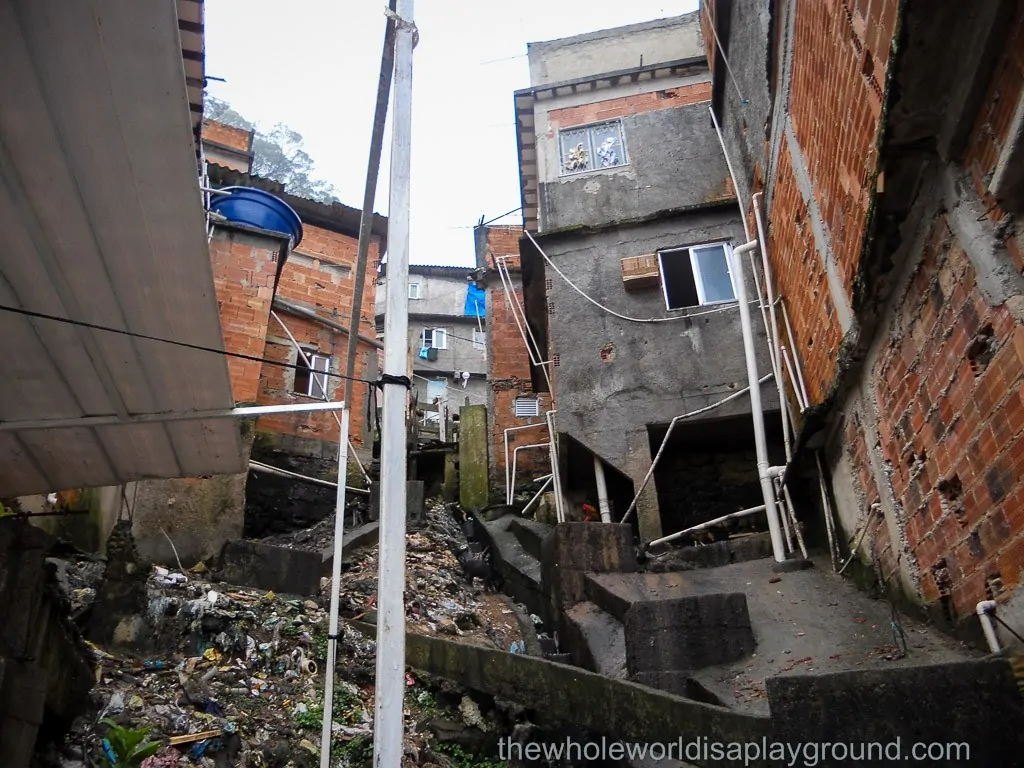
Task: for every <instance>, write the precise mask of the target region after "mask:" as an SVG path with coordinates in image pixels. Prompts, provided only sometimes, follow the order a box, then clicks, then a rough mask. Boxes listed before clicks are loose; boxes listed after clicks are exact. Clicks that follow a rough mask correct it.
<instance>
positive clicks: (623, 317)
mask: <svg viewBox="0 0 1024 768" xmlns="http://www.w3.org/2000/svg"><path fill="white" fill-rule="evenodd" d="M523 231H524V232H525V233H526V236H527V237H528V238H530V242H531V243H533V244H534V246H536V248H537V251H538V252H539V253H540V255H541V256H543V257H544V261H546V262H547V263H548V265H549V266H550V267H551V268H552V269H553V270H555V274H557V275H558V276H559V277H560V278H562V279H563V280H564V281H565V282H566V283H567V284H568V285H569V287H570V288H572V289H573V290H574V291H576V293H578V294H579V295H580V296H582V297H583V298H584V299H586V300H587V301H589V302H590V303H591V304H593V305H594V306H595V307H597V308H598V309H601V310H603V311H605V312H607V313H608V314H609V315H612V316H613V317H617V318H619V319H620V320H627V321H629V322H631V323H671V322H673V321H675V320H689V319H690V318H691V317H702V316H703V315H714V314H717V313H718V312H728V311H730V310H732V309H734V308H735V307H734V306H733V305H732V304H731V303H730V304H729V305H727V306H724V307H719V308H718V309H707V310H704V311H702V312H688V313H687V314H685V315H677V316H675V317H630V316H629V315H623V314H621V313H620V312H616V311H615V310H614V309H610V308H608V307H606V306H605V305H604V304H602V303H601V302H599V301H598V300H597V299H594V298H592V297H591V296H589V295H587V294H586V293H585V292H584V291H583V289H582V288H580V287H579V286H578V285H576V283H574V282H573V281H572V280H570V279H569V278H568V277H566V275H565V273H564V272H562V270H560V269H559V268H558V267H556V266H555V263H554V262H553V261H551V258H550V257H549V256H548V255H547V254H546V253H544V249H543V248H541V247H540V243H538V242H537V241H536V240H534V238H533V235H532V234H530V230H528V229H524V230H523ZM747 303H748V304H756V303H757V299H752V300H750V301H749V302H747Z"/></svg>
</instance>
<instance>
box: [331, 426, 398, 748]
mask: <svg viewBox="0 0 1024 768" xmlns="http://www.w3.org/2000/svg"><path fill="white" fill-rule="evenodd" d="M348 426H349V412H348V408H345V409H343V410H342V412H341V420H340V423H339V427H338V428H339V429H340V430H341V434H340V435H339V436H338V437H339V439H338V478H339V479H340V478H342V477H344V476H345V470H346V468H347V467H348ZM337 486H338V495H337V497H336V503H335V507H334V562H333V564H332V565H331V614H330V620H329V623H328V630H327V638H328V640H327V670H326V672H325V675H324V678H325V684H324V705H323V708H324V719H323V724H322V725H321V729H320V754H321V759H320V765H321V766H322V768H328V765H329V763H330V755H331V724H332V711H331V710H332V707H333V705H334V665H335V659H337V653H338V639H337V638H338V608H339V603H340V600H341V558H342V552H343V548H342V544H343V543H344V535H345V484H344V483H340V482H339V483H337ZM382 508H383V507H382ZM403 511H404V510H403ZM323 756H326V762H325V760H324V757H323Z"/></svg>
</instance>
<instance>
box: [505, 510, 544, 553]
mask: <svg viewBox="0 0 1024 768" xmlns="http://www.w3.org/2000/svg"><path fill="white" fill-rule="evenodd" d="M509 530H510V531H512V534H513V535H514V536H515V537H516V540H517V541H518V542H519V543H520V544H522V545H523V549H525V550H526V551H527V552H529V553H530V554H531V555H533V556H534V557H535V558H537V559H538V560H540V558H541V549H542V548H543V545H544V539H546V538H547V537H548V534H549V533H551V526H550V525H548V524H547V523H539V522H537V521H536V520H525V519H523V518H514V519H513V520H512V522H511V523H509Z"/></svg>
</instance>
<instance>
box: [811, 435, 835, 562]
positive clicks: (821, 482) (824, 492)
mask: <svg viewBox="0 0 1024 768" xmlns="http://www.w3.org/2000/svg"><path fill="white" fill-rule="evenodd" d="M814 460H815V461H816V462H817V465H818V487H819V489H820V491H821V511H822V514H824V515H825V532H826V533H827V534H828V554H829V557H831V559H832V570H833V571H837V570H839V547H838V546H837V544H836V527H835V521H834V520H833V519H832V503H831V502H830V501H829V499H828V488H826V487H825V467H824V466H823V465H822V463H821V451H815V452H814Z"/></svg>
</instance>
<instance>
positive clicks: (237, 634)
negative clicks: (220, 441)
mask: <svg viewBox="0 0 1024 768" xmlns="http://www.w3.org/2000/svg"><path fill="white" fill-rule="evenodd" d="M465 546H466V541H465V538H464V536H463V534H462V531H461V529H460V527H459V525H458V524H457V523H456V522H455V520H454V519H453V518H452V516H451V513H450V511H449V510H448V509H446V508H445V507H444V505H443V504H440V503H436V504H432V505H430V507H429V509H428V512H427V525H426V527H425V528H424V529H423V530H422V531H420V532H418V533H415V534H411V535H409V536H408V539H407V547H408V556H407V563H408V566H407V576H406V610H407V617H408V624H407V629H408V630H409V631H413V632H420V633H435V634H439V635H446V636H449V639H453V640H458V641H461V642H474V643H483V644H487V645H490V646H492V647H497V648H501V649H502V650H506V651H507V650H509V649H510V648H512V647H521V645H522V635H521V633H520V631H519V625H518V623H517V620H516V616H515V609H514V608H513V606H512V605H511V604H510V603H509V602H508V600H507V598H505V597H504V596H503V595H498V594H495V593H491V592H486V591H484V589H483V588H482V587H481V586H480V584H479V582H478V581H476V582H475V583H474V581H475V580H474V579H472V578H469V579H467V577H466V576H465V575H464V573H463V570H462V567H461V566H460V564H459V560H458V558H457V556H456V553H457V552H459V551H461V550H463V549H464V548H465ZM57 567H58V570H59V569H60V566H57ZM376 568H377V551H376V546H375V545H374V546H373V547H370V548H367V549H366V550H364V551H363V552H361V553H356V555H355V557H354V558H353V559H352V560H351V561H350V562H349V563H347V564H346V566H345V568H344V570H343V574H342V584H341V611H340V613H341V616H342V618H343V619H345V618H350V619H355V620H359V621H362V622H366V623H370V624H372V623H374V622H375V621H376V614H375V606H376V599H377V596H376V593H377V572H376ZM92 571H93V572H95V571H96V569H95V568H93V569H92ZM213 573H215V571H214V572H211V571H210V570H209V569H207V568H206V567H205V566H203V565H201V564H200V566H198V568H197V569H196V570H193V571H190V572H188V573H181V572H179V571H174V570H171V569H168V568H163V567H160V566H153V567H152V569H151V573H150V574H149V578H148V582H147V585H146V586H147V594H148V606H147V609H146V610H147V616H146V617H144V618H145V621H146V622H147V626H148V627H150V628H151V634H152V636H151V637H150V638H148V639H147V644H146V647H147V648H148V649H149V650H148V652H143V651H141V650H139V649H136V650H134V651H126V650H124V649H121V648H118V649H115V648H113V647H107V648H101V647H99V646H97V645H93V644H90V649H91V652H92V654H93V657H94V661H95V674H96V686H95V687H94V689H93V691H92V694H91V696H92V708H91V711H90V712H89V713H88V714H87V715H85V716H83V717H80V718H79V719H78V720H77V721H76V722H75V723H74V725H73V726H72V730H71V735H70V736H69V738H68V739H67V740H66V742H65V743H64V745H63V746H62V747H61V748H59V749H54V750H52V751H51V753H50V754H48V755H44V756H42V757H41V761H40V765H41V766H45V767H47V768H49V766H53V767H54V768H58V767H59V768H90V767H91V766H93V765H95V766H103V767H104V768H106V766H115V767H116V768H121V767H122V766H127V765H132V766H136V767H141V768H182V767H183V766H186V765H187V766H197V765H198V766H206V767H207V768H212V767H214V766H216V767H217V768H228V767H232V768H233V767H235V766H246V767H250V766H259V767H260V768H292V767H294V768H307V767H308V768H312V767H313V766H318V765H319V751H320V750H319V745H320V729H321V722H322V715H323V701H322V696H323V688H324V674H325V669H324V665H325V663H326V656H327V643H328V638H327V627H328V614H327V610H326V608H327V606H329V600H330V583H329V580H328V579H323V580H322V581H321V592H320V594H319V595H318V597H317V599H315V600H311V599H299V598H295V597H292V596H286V595H277V594H274V593H265V592H261V591H258V590H253V589H247V588H238V587H234V586H229V585H226V584H221V583H217V582H216V581H215V580H213V578H212V577H213ZM76 574H77V572H76ZM76 578H77V576H76ZM68 588H69V590H70V593H71V594H75V595H77V596H78V597H79V598H81V599H82V600H85V599H87V598H88V597H89V594H90V593H89V592H88V590H90V589H92V590H93V592H92V594H95V587H94V586H83V585H80V584H78V582H77V581H75V582H70V581H69V584H68ZM83 590H84V591H83ZM337 659H338V661H337V667H336V670H337V677H336V682H335V694H334V707H333V718H332V720H333V726H332V732H333V736H334V738H333V742H332V755H333V757H332V765H335V766H340V765H350V766H356V765H369V758H370V756H371V754H372V733H373V695H374V690H373V684H374V664H375V642H374V640H373V633H372V631H371V632H370V633H369V634H367V633H365V632H360V631H358V630H357V629H355V628H353V626H352V625H350V624H348V623H347V622H345V621H342V623H341V626H340V637H339V639H338V647H337ZM407 682H408V684H409V690H408V696H407V698H406V708H407V715H408V718H407V744H406V748H407V749H406V751H407V758H406V763H407V764H409V765H439V766H449V765H453V764H454V763H453V762H452V754H453V753H452V749H453V747H451V746H447V747H446V746H444V745H441V744H440V742H439V738H440V739H445V740H447V741H448V742H449V743H450V744H451V743H455V744H456V745H458V744H460V743H461V745H462V746H458V749H462V748H463V747H466V748H470V749H476V748H480V747H481V746H482V745H483V743H484V742H481V741H480V735H481V734H488V735H487V736H486V738H485V739H484V741H486V740H487V739H490V738H492V737H493V738H494V739H496V738H497V734H498V733H499V731H501V729H503V728H504V729H506V731H507V730H508V729H510V728H511V727H512V724H513V723H512V722H511V720H510V719H509V718H510V717H511V716H510V715H508V714H507V712H513V715H514V711H515V710H514V708H513V709H510V710H508V711H507V712H506V711H499V710H498V709H495V708H494V707H493V705H491V706H488V704H487V702H484V709H485V710H486V714H481V708H480V705H479V704H478V703H476V702H474V701H473V700H472V699H470V698H469V697H468V696H466V695H465V692H464V691H459V690H457V689H454V688H451V687H450V686H446V685H445V684H441V683H435V682H433V681H422V680H418V679H416V678H414V677H413V676H412V675H409V676H407ZM503 712H504V714H503ZM466 713H468V714H466ZM438 723H441V725H438ZM465 729H469V731H471V732H472V738H470V737H466V736H465V735H464V734H462V731H463V730H465ZM467 739H468V740H467ZM473 739H476V741H474V740H473ZM446 749H447V750H448V751H447V752H446V751H445V750H446ZM125 753H129V754H128V755H126V754H125ZM130 754H136V756H137V758H138V759H136V760H129V759H127V758H128V756H129V755H130Z"/></svg>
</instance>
